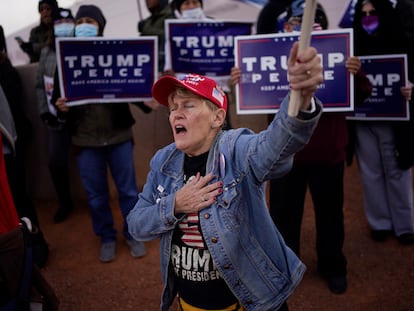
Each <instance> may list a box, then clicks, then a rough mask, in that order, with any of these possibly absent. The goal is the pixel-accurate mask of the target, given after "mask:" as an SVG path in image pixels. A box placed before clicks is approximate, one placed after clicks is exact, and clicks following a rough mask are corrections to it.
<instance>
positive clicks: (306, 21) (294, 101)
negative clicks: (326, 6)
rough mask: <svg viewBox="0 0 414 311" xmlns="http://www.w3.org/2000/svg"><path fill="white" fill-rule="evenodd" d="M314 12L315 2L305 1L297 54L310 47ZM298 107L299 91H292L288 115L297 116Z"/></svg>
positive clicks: (299, 103)
mask: <svg viewBox="0 0 414 311" xmlns="http://www.w3.org/2000/svg"><path fill="white" fill-rule="evenodd" d="M315 11H316V0H306V3H305V11H304V13H303V17H302V23H301V28H300V38H299V50H298V52H299V53H300V52H303V51H304V50H306V49H307V48H308V47H309V46H310V41H311V32H312V26H313V24H314V22H315ZM300 105H301V102H300V90H292V91H291V92H290V100H289V108H288V115H289V116H291V117H296V116H297V115H298V112H299V106H300Z"/></svg>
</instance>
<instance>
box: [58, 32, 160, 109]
mask: <svg viewBox="0 0 414 311" xmlns="http://www.w3.org/2000/svg"><path fill="white" fill-rule="evenodd" d="M56 52H57V62H58V73H59V81H60V89H61V94H62V96H64V97H66V98H67V104H68V106H73V105H80V104H86V103H108V102H111V103H113V102H131V101H139V100H148V99H150V98H151V88H152V85H153V84H154V82H155V80H156V79H157V73H158V65H157V64H158V61H157V59H158V48H157V37H145V38H136V39H105V38H58V39H57V42H56Z"/></svg>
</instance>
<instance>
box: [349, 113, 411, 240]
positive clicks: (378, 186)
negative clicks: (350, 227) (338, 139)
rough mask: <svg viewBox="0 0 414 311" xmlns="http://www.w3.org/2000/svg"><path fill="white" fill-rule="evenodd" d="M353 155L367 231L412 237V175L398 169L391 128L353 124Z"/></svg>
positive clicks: (376, 123)
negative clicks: (360, 183)
mask: <svg viewBox="0 0 414 311" xmlns="http://www.w3.org/2000/svg"><path fill="white" fill-rule="evenodd" d="M355 153H356V157H357V160H358V165H359V169H360V174H361V182H362V190H363V195H364V207H365V213H366V216H367V219H368V222H369V225H370V226H371V229H372V230H394V232H395V234H396V236H400V235H401V234H403V233H414V209H413V187H412V172H411V169H408V170H401V169H400V168H399V167H398V164H397V160H396V157H395V142H394V134H393V128H392V124H390V123H388V122H370V121H366V122H362V121H361V122H357V123H356V146H355Z"/></svg>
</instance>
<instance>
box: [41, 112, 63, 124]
mask: <svg viewBox="0 0 414 311" xmlns="http://www.w3.org/2000/svg"><path fill="white" fill-rule="evenodd" d="M40 118H41V119H42V121H43V122H44V123H45V124H46V125H47V126H48V127H51V128H60V127H62V126H63V124H65V121H64V120H61V119H59V118H57V117H55V116H54V115H53V114H51V113H50V112H45V113H42V114H41V115H40Z"/></svg>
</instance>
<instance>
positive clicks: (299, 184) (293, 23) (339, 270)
mask: <svg viewBox="0 0 414 311" xmlns="http://www.w3.org/2000/svg"><path fill="white" fill-rule="evenodd" d="M304 6H305V1H303V0H296V1H293V2H292V4H291V5H290V6H288V8H287V10H286V12H284V13H281V14H282V17H283V18H282V20H283V21H284V22H283V23H282V26H280V25H279V27H283V31H284V32H292V31H295V30H297V29H300V25H301V19H302V15H303V10H304ZM279 23H280V21H279ZM272 24H275V23H274V22H272ZM327 28H328V19H327V16H326V13H325V10H324V8H323V7H322V5H320V4H319V3H318V4H317V8H316V13H315V21H314V24H313V29H314V30H321V29H327ZM275 29H277V26H276V28H275ZM279 31H280V30H279ZM346 66H347V69H348V71H349V72H351V73H352V74H354V75H355V78H356V79H355V81H358V80H359V79H362V80H363V81H365V82H367V80H368V79H367V78H366V76H363V75H362V76H361V75H360V72H359V70H360V67H361V62H360V60H359V59H358V58H356V57H351V58H350V59H348V60H347V62H346ZM357 83H358V82H357ZM356 89H358V84H357V87H356ZM369 94H370V93H369V90H368V92H367V93H365V94H363V99H365V98H366V97H368V96H369ZM358 100H362V99H360V98H357V99H356V101H358ZM347 145H348V128H347V121H346V117H345V114H344V113H340V112H335V113H334V112H331V113H324V114H323V115H322V117H321V119H320V121H319V123H318V126H317V127H316V129H315V132H314V134H313V135H312V137H311V139H310V141H309V143H308V144H307V145H306V146H305V147H304V148H303V149H302V150H301V151H299V152H298V153H297V154H296V155H295V157H294V164H293V167H292V170H291V171H290V172H289V173H288V174H287V175H285V176H284V177H282V178H279V179H272V180H271V181H270V188H269V199H270V213H271V216H272V218H273V221H274V222H275V224H276V226H277V227H278V229H279V230H280V232H281V234H282V236H283V237H284V239H285V241H286V244H287V245H288V246H289V247H291V248H292V250H293V251H294V252H295V253H296V254H297V255H298V256H299V255H300V233H301V225H302V216H303V210H304V204H305V196H306V191H307V188H308V187H309V190H310V193H311V196H312V201H313V204H314V211H315V219H316V235H317V236H316V252H317V258H318V263H317V264H318V271H319V273H320V274H321V276H322V277H324V278H325V279H326V280H327V283H328V287H329V289H330V290H331V291H332V292H333V293H336V294H341V293H344V292H345V291H346V289H347V279H346V274H347V269H346V266H347V261H346V258H345V255H344V253H343V244H344V216H343V202H344V183H343V179H344V163H345V159H346V154H347V152H346V151H347Z"/></svg>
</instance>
